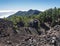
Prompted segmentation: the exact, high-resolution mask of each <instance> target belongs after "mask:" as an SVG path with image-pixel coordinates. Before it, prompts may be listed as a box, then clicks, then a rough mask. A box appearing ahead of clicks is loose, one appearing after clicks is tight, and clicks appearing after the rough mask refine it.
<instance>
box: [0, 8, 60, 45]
mask: <svg viewBox="0 0 60 46" xmlns="http://www.w3.org/2000/svg"><path fill="white" fill-rule="evenodd" d="M40 45H41V46H60V8H56V7H55V8H54V9H48V10H46V11H44V12H41V13H39V15H38V14H37V16H34V15H33V16H17V15H16V16H11V17H10V18H9V17H8V18H4V19H0V46H40Z"/></svg>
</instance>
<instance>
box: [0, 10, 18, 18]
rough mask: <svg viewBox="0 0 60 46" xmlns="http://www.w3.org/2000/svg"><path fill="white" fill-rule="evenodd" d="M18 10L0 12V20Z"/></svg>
mask: <svg viewBox="0 0 60 46" xmlns="http://www.w3.org/2000/svg"><path fill="white" fill-rule="evenodd" d="M17 11H18V10H0V18H4V17H8V16H9V15H11V14H14V13H16V12H17Z"/></svg>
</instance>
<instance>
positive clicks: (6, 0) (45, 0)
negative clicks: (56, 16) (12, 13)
mask: <svg viewBox="0 0 60 46" xmlns="http://www.w3.org/2000/svg"><path fill="white" fill-rule="evenodd" d="M53 7H60V0H0V10H29V9H37V10H45V9H49V8H53Z"/></svg>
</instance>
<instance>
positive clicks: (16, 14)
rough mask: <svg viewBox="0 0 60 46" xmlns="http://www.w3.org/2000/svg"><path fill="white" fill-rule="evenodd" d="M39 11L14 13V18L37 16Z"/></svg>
mask: <svg viewBox="0 0 60 46" xmlns="http://www.w3.org/2000/svg"><path fill="white" fill-rule="evenodd" d="M40 12H41V11H38V10H32V9H30V10H28V11H18V12H16V13H15V14H13V15H15V16H31V15H38V14H39V13H40ZM13 15H10V16H9V17H11V16H13Z"/></svg>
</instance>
